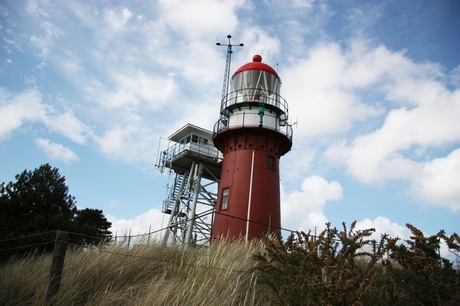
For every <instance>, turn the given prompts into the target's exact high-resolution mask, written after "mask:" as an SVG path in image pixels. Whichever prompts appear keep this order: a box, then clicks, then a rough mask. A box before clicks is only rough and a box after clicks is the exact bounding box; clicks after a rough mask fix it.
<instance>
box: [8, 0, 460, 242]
mask: <svg viewBox="0 0 460 306" xmlns="http://www.w3.org/2000/svg"><path fill="white" fill-rule="evenodd" d="M0 21H1V23H0V33H1V49H0V52H1V57H0V182H8V181H11V180H14V176H15V175H16V174H18V173H20V172H22V171H23V170H24V169H28V170H33V169H35V168H37V167H39V166H40V165H42V164H44V163H50V164H51V165H52V166H54V167H57V168H59V170H60V173H61V174H62V175H64V176H65V177H66V179H67V185H68V186H69V189H70V193H71V194H72V195H73V196H75V197H76V199H77V206H78V207H79V208H85V207H89V208H98V209H102V210H103V211H104V214H105V215H106V216H107V217H108V218H109V220H110V221H112V222H113V229H112V230H113V231H117V232H118V233H120V232H122V231H127V230H129V229H131V230H132V231H133V232H138V233H139V232H145V231H148V229H149V227H150V226H151V228H152V229H156V228H160V227H161V226H162V224H163V225H165V222H166V221H165V220H166V218H164V220H163V215H162V214H161V204H162V201H163V199H165V197H166V185H167V182H168V176H167V175H165V174H161V173H160V172H159V171H158V169H156V168H155V158H156V155H157V150H158V143H159V139H160V137H167V136H169V135H171V134H172V133H173V132H174V131H176V130H177V129H178V128H180V127H182V126H183V125H185V124H186V123H192V124H195V125H198V126H200V127H203V128H205V129H208V130H212V127H213V125H214V123H215V122H216V121H217V119H218V118H219V106H220V99H221V91H222V81H223V74H224V67H225V57H226V53H225V52H226V49H225V48H222V47H216V44H215V43H216V41H221V42H222V43H226V42H227V39H226V36H227V35H228V34H229V33H231V34H232V36H233V38H232V42H233V43H235V44H238V43H239V42H244V44H245V46H244V47H243V48H238V49H235V52H234V53H233V58H232V68H231V70H232V73H233V71H235V70H236V69H237V68H238V67H240V66H241V65H243V64H245V63H247V62H249V61H251V59H252V56H253V55H254V54H256V53H259V54H260V55H262V57H263V61H264V62H265V63H267V64H269V65H271V66H272V67H274V68H275V69H276V70H277V71H278V73H279V75H280V77H281V79H282V81H283V86H282V88H281V95H282V96H283V97H284V98H285V99H286V100H287V101H288V103H289V113H290V115H291V120H292V121H291V122H292V123H294V122H297V124H296V125H295V126H294V139H293V142H294V144H293V148H292V151H291V152H289V153H288V154H286V155H285V156H283V157H282V158H281V166H280V167H281V188H282V199H281V202H282V204H281V205H282V225H283V227H285V228H287V229H292V230H309V229H314V228H315V227H316V228H317V230H318V231H319V230H321V229H323V228H324V224H325V223H326V222H328V221H329V222H332V225H333V226H337V227H340V226H341V223H342V221H345V222H346V223H347V224H350V223H351V222H352V221H354V220H357V221H358V226H359V227H361V228H369V227H376V228H377V229H378V230H379V231H381V232H387V233H389V234H391V235H393V236H400V237H407V236H408V231H407V229H406V228H405V224H406V223H411V224H413V225H415V226H416V227H418V228H420V229H421V230H423V231H424V232H425V233H427V234H434V233H436V232H437V231H438V230H440V229H445V230H446V231H447V233H449V234H451V233H452V232H457V233H458V232H460V222H459V221H460V52H459V51H460V49H459V47H460V34H459V33H460V32H459V29H460V2H458V1H456V0H440V1H429V0H421V1H411V0H388V1H359V0H353V1H351V0H340V1H339V0H337V1H314V0H291V1H285V0H265V1H255V0H254V1H250V0H187V1H185V0H182V1H179V0H158V1H140V0H139V1H109V0H107V1H102V0H101V1H71V0H66V1H57V0H56V1H54V0H30V1H25V0H9V1H8V0H3V1H1V2H0Z"/></svg>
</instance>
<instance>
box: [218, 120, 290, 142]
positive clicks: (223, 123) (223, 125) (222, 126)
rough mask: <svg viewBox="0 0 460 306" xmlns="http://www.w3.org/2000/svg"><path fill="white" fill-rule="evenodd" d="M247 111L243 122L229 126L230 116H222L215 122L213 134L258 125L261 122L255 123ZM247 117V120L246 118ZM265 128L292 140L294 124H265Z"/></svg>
mask: <svg viewBox="0 0 460 306" xmlns="http://www.w3.org/2000/svg"><path fill="white" fill-rule="evenodd" d="M244 115H245V113H243V120H242V124H240V125H238V126H236V125H232V126H229V124H228V118H225V117H222V118H220V119H219V120H218V121H217V122H216V123H215V124H214V128H213V135H216V134H217V133H219V132H221V131H223V130H230V129H233V128H235V129H236V128H241V127H258V126H259V124H258V123H254V120H252V119H251V120H249V119H247V118H248V116H244ZM245 119H246V120H245ZM263 128H265V129H270V130H274V131H277V132H279V133H281V134H283V135H286V136H287V137H288V138H289V140H291V141H292V134H293V132H292V126H291V125H289V124H286V125H284V126H276V127H273V126H266V125H264V126H263Z"/></svg>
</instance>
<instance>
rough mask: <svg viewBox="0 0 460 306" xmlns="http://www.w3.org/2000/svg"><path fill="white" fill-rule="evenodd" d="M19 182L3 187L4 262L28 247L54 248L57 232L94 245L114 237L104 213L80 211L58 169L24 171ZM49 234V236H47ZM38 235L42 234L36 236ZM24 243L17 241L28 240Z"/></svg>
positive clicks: (0, 233) (0, 239) (0, 238)
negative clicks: (84, 236) (88, 237)
mask: <svg viewBox="0 0 460 306" xmlns="http://www.w3.org/2000/svg"><path fill="white" fill-rule="evenodd" d="M15 178H16V181H15V182H9V183H8V184H6V183H2V184H1V186H0V211H1V212H2V213H1V214H0V250H1V251H2V252H0V259H2V260H4V259H5V258H8V257H9V256H11V255H22V254H25V253H28V252H30V251H31V249H30V248H28V247H27V246H29V245H34V246H35V247H36V246H37V245H38V244H41V251H50V250H52V248H53V243H49V242H50V241H51V242H52V241H54V236H55V231H56V230H63V231H69V232H73V233H79V234H85V235H88V236H91V237H92V238H91V239H90V241H88V239H84V238H82V237H83V236H81V235H78V236H71V239H73V242H75V243H88V242H90V243H94V242H100V241H102V240H103V239H107V238H108V237H110V234H111V233H110V232H109V231H108V229H109V228H110V226H111V223H110V222H108V221H107V219H106V218H105V217H104V215H103V214H102V211H101V210H97V209H83V210H78V209H77V208H76V206H75V204H76V201H75V197H73V196H72V195H70V194H69V189H68V187H67V185H66V184H65V181H66V180H65V177H64V176H61V175H60V174H59V170H58V169H57V168H53V167H51V166H50V165H49V164H44V165H42V166H40V167H39V168H37V169H35V170H34V171H27V170H24V171H23V172H22V173H21V174H18V175H16V177H15ZM46 232H49V234H43V233H46ZM34 234H38V235H34ZM24 236H27V238H24V239H22V240H18V239H15V238H17V237H24Z"/></svg>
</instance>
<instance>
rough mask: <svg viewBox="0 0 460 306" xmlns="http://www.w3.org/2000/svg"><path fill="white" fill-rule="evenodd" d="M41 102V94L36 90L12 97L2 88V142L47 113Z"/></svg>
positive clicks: (0, 94) (0, 90)
mask: <svg viewBox="0 0 460 306" xmlns="http://www.w3.org/2000/svg"><path fill="white" fill-rule="evenodd" d="M41 100H42V96H41V94H40V92H38V91H37V90H35V89H32V90H26V91H24V92H22V93H20V94H17V95H15V96H11V94H10V93H8V92H7V91H6V90H3V89H1V88H0V140H1V139H4V138H7V137H8V136H9V135H10V134H11V132H13V131H14V130H16V129H17V128H19V127H20V126H21V125H22V124H23V123H24V122H26V121H32V122H33V121H38V120H40V119H41V118H42V117H43V116H44V114H45V113H46V107H45V106H44V105H42V104H41Z"/></svg>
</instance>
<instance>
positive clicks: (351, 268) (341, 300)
mask: <svg viewBox="0 0 460 306" xmlns="http://www.w3.org/2000/svg"><path fill="white" fill-rule="evenodd" d="M407 226H408V227H409V229H410V230H411V231H412V234H413V235H412V236H411V237H410V239H408V240H406V241H400V240H399V239H397V238H390V237H388V236H386V235H383V236H382V237H381V238H380V239H379V241H374V240H372V239H370V238H369V237H371V235H372V233H373V232H374V230H373V229H367V230H355V223H353V224H352V225H351V226H350V227H349V228H346V227H345V225H344V226H343V230H337V229H336V228H332V227H331V226H330V225H329V224H328V226H327V228H326V229H325V230H324V231H323V232H322V233H320V235H319V236H317V237H315V236H313V235H311V233H302V232H298V233H294V234H293V235H291V236H290V237H288V238H287V240H286V241H285V242H284V241H283V239H282V237H281V236H280V235H277V236H271V237H266V238H264V239H263V240H262V241H260V242H259V243H253V244H251V245H245V244H243V243H238V242H234V243H225V242H221V243H219V244H217V243H216V244H213V245H212V246H211V247H201V248H200V247H183V246H182V247H181V246H169V247H166V246H164V245H163V244H150V245H149V244H147V243H145V244H144V245H136V246H134V247H131V248H127V247H126V245H117V244H115V243H110V244H106V245H103V246H101V247H98V248H97V247H90V248H88V247H86V248H81V247H75V245H73V246H72V247H70V248H69V250H68V251H67V255H66V258H65V265H64V271H63V275H62V280H61V286H60V290H59V292H58V293H57V295H55V296H54V297H52V299H51V300H47V299H46V291H47V288H48V276H49V271H50V264H51V255H48V254H44V255H42V256H31V257H29V258H27V259H20V260H15V261H10V262H9V263H8V264H5V265H2V266H0V305H49V304H54V305H446V306H448V305H459V302H460V287H459V274H458V272H457V271H455V269H454V267H453V266H452V263H451V262H450V261H448V260H447V259H445V258H442V257H441V256H440V255H439V247H440V243H441V241H445V242H446V243H447V244H448V246H449V247H450V248H451V249H452V250H454V251H457V252H458V251H459V250H460V240H459V237H458V235H456V234H453V235H451V236H446V235H445V233H444V232H443V231H440V232H439V233H438V234H436V235H433V236H429V237H425V236H424V235H423V234H422V233H421V231H420V230H418V229H417V228H415V227H413V226H412V225H409V224H408V225H407Z"/></svg>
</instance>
